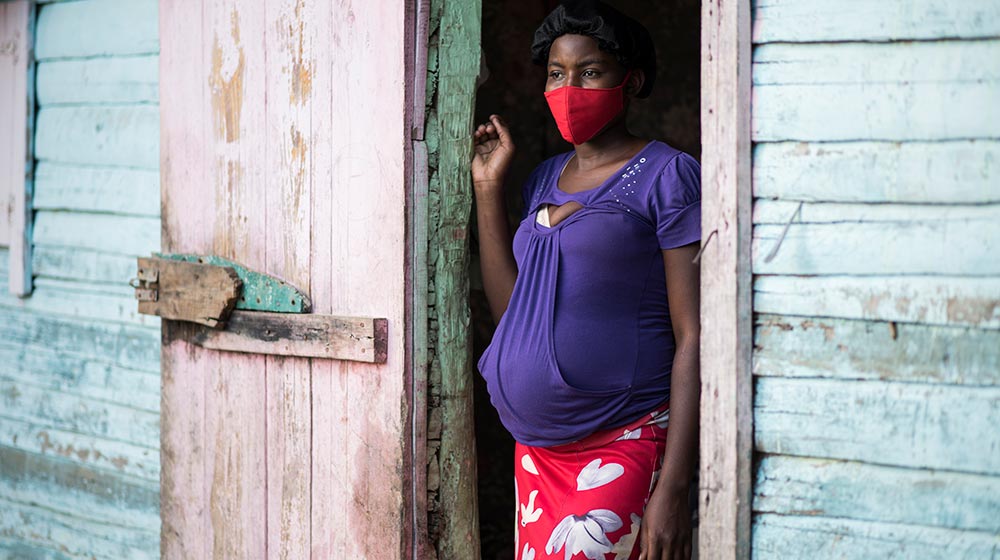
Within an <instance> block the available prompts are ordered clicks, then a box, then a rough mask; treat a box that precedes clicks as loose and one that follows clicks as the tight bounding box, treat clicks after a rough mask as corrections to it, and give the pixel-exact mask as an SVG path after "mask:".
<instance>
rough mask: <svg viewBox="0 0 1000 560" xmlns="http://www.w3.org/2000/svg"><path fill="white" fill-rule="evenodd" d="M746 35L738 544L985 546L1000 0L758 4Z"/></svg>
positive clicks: (998, 420) (993, 551) (997, 441)
mask: <svg viewBox="0 0 1000 560" xmlns="http://www.w3.org/2000/svg"><path fill="white" fill-rule="evenodd" d="M753 43H754V47H753V98H752V136H753V140H754V142H755V144H754V148H753V193H754V209H753V222H754V227H753V272H754V284H753V286H754V311H755V332H754V343H755V348H754V362H753V373H754V429H755V432H754V449H755V458H756V461H755V487H754V498H753V504H752V509H753V533H752V535H753V536H752V546H753V557H754V558H755V559H769V558H780V559H787V558H809V559H810V560H825V559H833V558H837V559H869V558H880V559H881V558H922V559H925V558H942V559H943V558H948V559H954V558H968V559H972V558H996V557H998V554H1000V429H998V426H1000V330H998V329H1000V1H998V0H956V1H950V2H941V1H939V0H883V1H879V2H873V1H867V0H850V1H845V2H829V1H828V0H756V2H755V5H754V14H753ZM786 228H787V229H786Z"/></svg>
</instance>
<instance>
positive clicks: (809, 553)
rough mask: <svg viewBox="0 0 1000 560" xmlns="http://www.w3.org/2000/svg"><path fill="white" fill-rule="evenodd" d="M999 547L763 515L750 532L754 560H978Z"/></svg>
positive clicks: (891, 528) (899, 528) (902, 528)
mask: <svg viewBox="0 0 1000 560" xmlns="http://www.w3.org/2000/svg"><path fill="white" fill-rule="evenodd" d="M998 546H1000V537H997V536H996V535H994V534H989V533H980V532H973V531H956V530H953V529H940V528H937V527H924V526H915V525H902V524H896V523H876V522H872V521H854V520H850V519H838V518H823V517H815V518H811V517H797V516H785V515H774V514H764V515H758V516H755V518H754V526H753V552H754V558H757V559H771V558H774V559H785V558H810V559H811V560H834V559H836V560H861V559H869V558H880V559H885V560H900V559H904V558H922V559H926V560H935V559H941V560H945V559H948V560H951V559H961V560H977V559H981V558H992V557H994V556H995V555H996V551H997V547H998Z"/></svg>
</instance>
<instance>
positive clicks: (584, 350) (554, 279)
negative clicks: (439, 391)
mask: <svg viewBox="0 0 1000 560" xmlns="http://www.w3.org/2000/svg"><path fill="white" fill-rule="evenodd" d="M572 155H573V152H568V153H565V154H561V155H558V156H555V157H553V158H550V159H548V160H546V161H545V162H543V163H542V164H541V165H539V166H538V167H537V168H536V169H535V171H534V172H532V174H531V176H530V177H529V178H528V180H527V182H526V183H525V186H524V200H525V210H526V213H525V217H524V219H523V220H522V221H521V224H520V226H519V227H518V229H517V232H516V233H515V234H514V257H515V260H516V261H517V267H518V275H517V280H516V282H515V283H514V291H513V294H512V295H511V299H510V304H509V305H508V307H507V311H506V312H505V313H504V315H503V317H501V318H500V323H499V324H498V325H497V329H496V332H495V333H494V335H493V340H492V342H491V343H490V345H489V347H488V348H487V349H486V352H485V353H484V354H483V356H482V358H481V359H480V360H479V371H480V372H482V374H483V377H484V378H485V379H486V383H487V387H488V389H489V392H490V400H491V401H492V402H493V406H495V407H496V409H497V411H498V412H499V414H500V420H501V422H503V424H504V426H505V427H506V428H507V430H509V431H510V433H511V434H512V435H513V436H514V439H516V440H517V441H519V442H521V443H523V444H526V445H533V446H551V445H558V444H562V443H569V442H572V441H576V440H579V439H581V438H583V437H586V436H588V435H590V434H592V433H594V432H595V431H598V430H601V429H605V428H612V427H616V426H620V425H624V424H627V423H629V422H631V421H633V420H635V419H637V418H638V417H639V416H641V415H642V414H644V413H648V412H650V411H652V410H653V409H654V408H655V407H656V406H657V405H659V404H661V403H663V402H664V401H665V400H666V399H667V398H669V395H670V369H671V365H672V363H673V357H674V336H673V330H672V328H671V324H670V310H669V308H668V306H667V289H666V275H665V273H664V266H663V255H662V252H661V249H671V248H674V247H679V246H681V245H687V244H688V243H693V242H695V241H698V240H699V239H700V237H701V186H700V177H701V169H700V166H699V165H698V162H697V161H696V160H695V159H694V158H693V157H691V156H689V155H688V154H686V153H683V152H681V151H679V150H676V149H674V148H672V147H670V146H668V145H666V144H664V143H662V142H656V141H654V142H650V143H649V144H648V145H646V146H645V147H644V148H643V149H642V150H641V151H640V152H639V153H638V154H636V155H635V156H634V157H633V158H632V159H631V160H630V161H629V162H628V163H627V164H625V166H624V167H623V168H622V169H620V170H619V171H618V172H617V173H615V174H614V175H612V176H611V177H610V178H609V179H608V180H607V181H605V182H604V183H602V184H601V185H599V186H597V187H595V188H592V189H589V190H586V191H583V192H579V193H572V194H570V193H567V192H564V191H562V190H560V189H559V188H558V186H557V182H558V179H559V175H560V174H561V173H562V170H563V169H564V167H565V165H566V163H567V162H568V161H569V159H570V157H571V156H572ZM571 200H575V201H577V202H579V203H580V204H582V205H583V208H582V209H580V210H578V211H577V212H575V213H573V214H571V215H570V216H568V217H566V218H564V219H563V220H562V221H560V222H559V223H557V224H555V225H554V226H553V227H547V226H544V225H542V224H539V223H536V220H535V215H536V213H537V212H538V210H539V208H542V207H544V205H545V204H553V205H561V204H564V203H566V202H569V201H571Z"/></svg>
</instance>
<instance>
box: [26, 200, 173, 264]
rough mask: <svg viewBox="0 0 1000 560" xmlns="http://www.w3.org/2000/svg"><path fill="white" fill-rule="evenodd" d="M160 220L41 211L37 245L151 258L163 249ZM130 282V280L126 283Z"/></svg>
mask: <svg viewBox="0 0 1000 560" xmlns="http://www.w3.org/2000/svg"><path fill="white" fill-rule="evenodd" d="M159 221H160V220H159V219H157V218H155V217H153V218H151V217H140V216H122V215H116V214H94V213H90V212H47V211H40V212H38V213H37V215H36V218H35V232H34V236H35V242H36V243H39V244H42V245H55V246H60V247H74V248H78V249H92V250H95V251H101V252H106V253H113V254H119V255H131V256H139V255H148V254H149V253H151V252H153V251H155V250H156V249H157V248H158V246H159V239H158V237H159V236H158V227H157V226H158V224H159ZM126 280H127V279H126Z"/></svg>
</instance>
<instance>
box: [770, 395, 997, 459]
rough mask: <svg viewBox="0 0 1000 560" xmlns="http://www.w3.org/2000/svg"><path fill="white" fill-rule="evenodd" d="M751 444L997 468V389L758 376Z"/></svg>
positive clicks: (822, 453) (842, 455)
mask: <svg viewBox="0 0 1000 560" xmlns="http://www.w3.org/2000/svg"><path fill="white" fill-rule="evenodd" d="M754 387H755V391H754V392H755V394H754V424H755V426H756V428H755V431H754V443H755V445H756V449H757V450H758V451H763V452H766V453H782V454H787V455H803V456H811V457H825V458H832V459H850V460H856V461H864V462H869V463H878V464H883V465H898V466H906V467H913V468H931V469H948V470H954V471H960V472H968V473H983V474H990V475H997V474H1000V434H998V433H997V430H996V426H997V423H998V422H1000V388H996V387H959V386H948V385H936V384H935V385H929V384H922V383H891V382H880V381H842V380H832V379H788V378H778V377H757V378H756V383H755V386H754Z"/></svg>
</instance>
